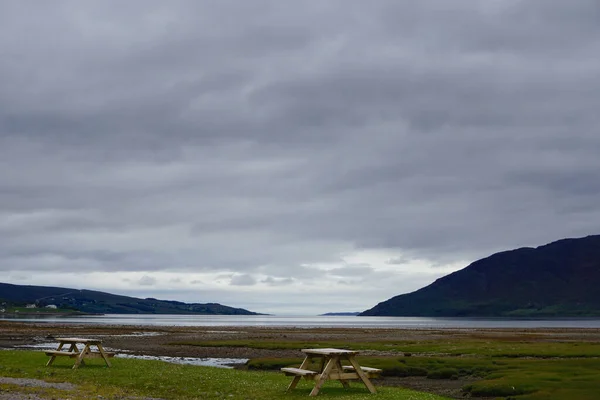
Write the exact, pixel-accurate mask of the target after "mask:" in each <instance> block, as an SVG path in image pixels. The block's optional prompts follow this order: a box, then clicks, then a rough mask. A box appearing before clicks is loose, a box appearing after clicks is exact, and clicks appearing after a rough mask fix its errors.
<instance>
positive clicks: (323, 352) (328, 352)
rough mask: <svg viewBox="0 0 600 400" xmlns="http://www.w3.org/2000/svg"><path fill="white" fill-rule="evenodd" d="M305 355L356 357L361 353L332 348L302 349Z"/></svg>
mask: <svg viewBox="0 0 600 400" xmlns="http://www.w3.org/2000/svg"><path fill="white" fill-rule="evenodd" d="M302 352H303V353H306V354H314V355H319V356H341V355H346V356H348V355H355V354H358V353H359V352H358V351H356V350H344V349H332V348H326V349H302Z"/></svg>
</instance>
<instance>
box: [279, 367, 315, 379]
mask: <svg viewBox="0 0 600 400" xmlns="http://www.w3.org/2000/svg"><path fill="white" fill-rule="evenodd" d="M281 371H282V372H284V373H285V374H286V375H287V376H303V377H305V378H310V377H313V378H314V377H315V376H317V375H318V374H319V373H318V372H315V371H311V370H309V369H302V368H290V367H286V368H281Z"/></svg>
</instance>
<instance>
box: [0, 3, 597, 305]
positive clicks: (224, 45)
mask: <svg viewBox="0 0 600 400" xmlns="http://www.w3.org/2000/svg"><path fill="white" fill-rule="evenodd" d="M599 127H600V2H598V1H597V0H574V1H564V0H523V1H516V0H487V1H476V0H473V1H466V0H465V1H460V0H454V1H446V0H438V1H424V0H415V1H397V0H390V1H376V0H370V1H362V0H356V1H352V0H339V1H334V0H306V1H297V0H294V1H286V0H272V1H267V0H252V1H248V0H238V1H235V0H230V1H228V0H213V1H195V0H190V1H150V0H143V1H142V0H140V1H132V0H129V1H120V0H119V1H108V0H101V1H79V0H76V1H52V2H48V1H34V0H32V1H21V0H14V1H9V0H5V1H0V274H1V275H0V276H1V279H0V281H2V282H7V283H14V284H33V285H55V286H67V287H75V288H87V289H97V290H103V291H109V292H112V293H118V294H126V295H133V296H137V297H157V298H161V299H176V300H182V301H187V302H200V303H204V302H218V303H222V304H225V305H229V306H235V307H243V308H246V309H250V310H252V311H257V312H263V313H273V314H312V315H314V314H320V313H324V312H330V311H363V310H365V309H368V308H370V307H372V306H374V305H375V304H377V303H379V302H381V301H384V300H386V299H388V298H390V297H392V296H395V295H398V294H401V293H407V292H411V291H414V290H417V289H419V288H421V287H423V286H425V285H427V284H429V283H431V282H433V281H434V280H435V279H437V278H439V277H441V276H444V275H446V274H448V273H450V272H452V271H455V270H458V269H461V268H464V267H465V266H467V265H468V264H469V263H471V262H472V261H474V260H476V259H478V258H481V257H485V256H488V255H490V254H492V253H494V252H497V251H501V250H507V249H512V248H516V247H523V246H538V245H542V244H545V243H548V242H551V241H554V240H557V239H561V238H564V237H580V236H586V235H589V234H598V233H600V130H599Z"/></svg>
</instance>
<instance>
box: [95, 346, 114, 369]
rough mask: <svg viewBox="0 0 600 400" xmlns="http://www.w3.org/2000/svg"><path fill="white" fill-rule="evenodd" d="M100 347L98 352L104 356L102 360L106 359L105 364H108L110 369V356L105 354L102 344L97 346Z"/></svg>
mask: <svg viewBox="0 0 600 400" xmlns="http://www.w3.org/2000/svg"><path fill="white" fill-rule="evenodd" d="M96 346H97V347H98V351H99V352H100V354H101V355H102V358H104V362H105V363H106V365H107V366H108V367H109V368H110V367H111V365H110V361H109V360H108V356H107V355H106V353H105V352H104V348H103V347H102V345H101V344H100V343H98V344H97V345H96Z"/></svg>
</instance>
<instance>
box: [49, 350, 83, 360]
mask: <svg viewBox="0 0 600 400" xmlns="http://www.w3.org/2000/svg"><path fill="white" fill-rule="evenodd" d="M45 353H46V355H47V356H64V357H71V358H75V357H77V356H78V355H79V353H75V352H74V351H58V350H48V351H45Z"/></svg>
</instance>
